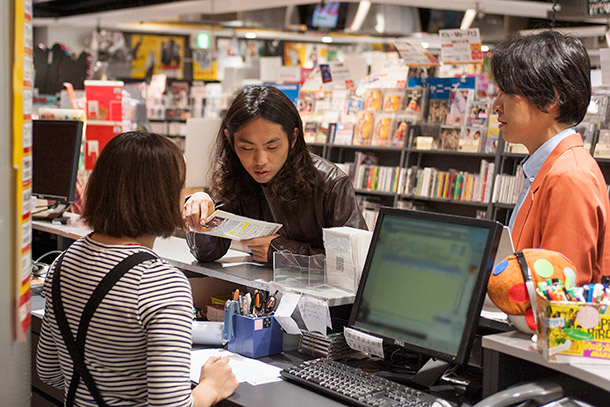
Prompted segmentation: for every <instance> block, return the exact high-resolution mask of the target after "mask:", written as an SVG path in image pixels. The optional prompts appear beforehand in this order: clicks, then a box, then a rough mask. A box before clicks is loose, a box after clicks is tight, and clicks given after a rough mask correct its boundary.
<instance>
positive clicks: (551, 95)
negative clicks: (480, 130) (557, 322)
mask: <svg viewBox="0 0 610 407" xmlns="http://www.w3.org/2000/svg"><path fill="white" fill-rule="evenodd" d="M491 69H492V73H493V75H494V78H495V81H496V85H497V88H498V96H497V97H496V99H495V101H494V103H493V110H494V111H495V112H497V113H498V121H499V123H500V126H499V127H500V130H501V132H502V138H503V139H504V140H505V141H507V142H510V143H519V144H523V145H525V147H527V149H528V152H529V155H528V156H527V157H526V158H525V159H524V160H523V161H522V162H521V167H522V168H523V175H524V176H525V180H524V188H523V190H522V192H521V196H520V197H519V199H518V201H517V203H516V205H515V208H514V209H513V212H512V215H511V218H510V222H509V226H510V228H511V230H512V238H513V242H514V245H515V249H516V250H522V249H525V248H543V249H547V250H554V251H557V252H559V253H562V254H563V255H564V256H566V257H567V258H569V259H570V260H571V261H572V262H573V263H574V264H575V265H576V268H577V270H576V275H575V276H573V277H575V279H573V280H572V281H573V283H574V284H576V285H583V284H589V283H596V282H599V281H600V278H601V272H602V270H608V269H609V268H610V233H609V230H608V227H607V225H608V215H609V213H610V203H609V200H608V189H607V186H606V182H605V180H604V176H603V174H602V172H601V170H600V168H599V166H598V164H597V162H596V161H595V159H594V158H593V157H592V156H591V154H590V153H589V151H587V150H586V149H585V148H584V147H583V140H582V137H581V135H580V134H578V133H576V131H575V130H574V126H575V125H577V124H578V123H580V122H581V121H582V120H583V118H584V116H585V113H586V112H587V107H588V105H589V100H590V98H591V79H590V65H589V55H588V53H587V50H586V49H585V47H584V46H583V44H582V43H581V42H580V40H578V39H577V38H574V37H569V36H564V35H562V34H560V33H558V32H556V31H544V32H541V33H539V34H535V35H530V36H525V37H521V36H517V37H512V38H509V39H507V40H505V41H503V42H501V43H500V44H498V45H497V46H496V48H495V50H494V54H493V57H492V60H491Z"/></svg>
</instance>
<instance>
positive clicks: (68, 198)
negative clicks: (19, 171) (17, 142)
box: [32, 119, 84, 204]
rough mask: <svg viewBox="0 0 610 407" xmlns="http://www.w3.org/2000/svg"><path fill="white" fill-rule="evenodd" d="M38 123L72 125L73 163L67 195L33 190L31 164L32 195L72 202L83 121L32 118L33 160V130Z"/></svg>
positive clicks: (33, 172) (33, 140) (67, 202)
mask: <svg viewBox="0 0 610 407" xmlns="http://www.w3.org/2000/svg"><path fill="white" fill-rule="evenodd" d="M39 125H48V126H66V125H72V126H74V129H73V130H74V137H75V142H74V146H73V147H74V151H73V152H72V157H73V165H72V169H71V181H70V191H69V192H68V194H67V195H68V196H63V195H53V194H48V193H41V192H37V191H35V190H34V177H35V176H36V171H35V164H33V165H32V196H35V197H37V198H40V199H47V200H52V201H56V202H57V203H62V204H71V203H73V202H74V197H75V195H76V180H77V177H78V165H79V160H80V153H81V144H82V140H83V126H84V122H82V121H80V120H47V119H36V120H32V160H35V157H34V143H35V142H36V141H35V137H36V136H35V132H36V126H39Z"/></svg>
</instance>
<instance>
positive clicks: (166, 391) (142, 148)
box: [36, 132, 237, 407]
mask: <svg viewBox="0 0 610 407" xmlns="http://www.w3.org/2000/svg"><path fill="white" fill-rule="evenodd" d="M184 180H185V163H184V159H183V157H182V153H181V152H180V151H179V149H178V148H177V147H176V145H175V144H173V143H172V142H171V141H170V140H168V139H167V138H165V137H163V136H159V135H157V134H151V133H143V132H129V133H123V134H119V135H118V136H116V137H114V138H113V139H112V140H110V142H108V144H107V145H106V146H105V147H104V149H103V150H102V152H101V154H100V156H99V158H98V160H97V163H96V165H95V167H94V169H93V172H92V173H91V176H90V178H89V181H88V183H87V188H86V192H85V207H84V212H83V215H82V217H83V220H84V221H85V223H86V224H87V225H88V226H89V227H91V229H92V230H93V232H92V233H91V234H89V235H88V236H85V237H83V238H81V239H79V240H77V241H76V242H74V243H73V244H72V245H71V246H70V247H69V248H68V249H67V250H66V251H65V252H64V254H62V255H61V256H60V258H58V259H57V260H56V261H55V262H54V264H53V266H52V267H51V269H50V271H49V273H48V275H47V278H46V280H45V284H44V295H45V298H46V303H45V313H44V318H43V322H42V329H41V335H40V342H39V344H38V352H37V357H36V367H37V370H38V374H39V376H40V378H41V379H42V380H43V381H44V382H45V383H47V384H49V385H51V386H54V387H58V388H64V396H65V400H66V405H80V406H97V405H100V406H102V405H106V406H197V407H199V406H211V405H213V404H216V403H217V402H218V401H220V400H222V399H224V398H226V397H228V396H229V395H231V394H232V393H233V391H234V390H235V389H236V388H237V381H236V380H235V376H234V375H233V373H232V371H231V368H230V367H229V365H228V360H227V359H226V358H210V360H208V361H207V362H206V363H205V365H204V366H203V367H202V369H201V377H200V381H199V385H197V386H196V387H195V388H194V389H193V390H192V391H191V382H190V352H191V329H192V321H193V308H192V307H193V305H192V296H191V289H190V285H189V283H188V280H187V279H186V277H185V276H184V274H183V273H182V272H181V271H179V270H178V269H176V268H175V267H173V266H170V265H169V264H167V263H166V262H165V261H163V260H161V259H160V258H159V257H157V256H156V255H155V254H154V252H153V251H152V247H153V244H154V242H155V239H156V238H157V237H158V236H163V237H168V236H171V235H172V233H173V232H174V230H175V229H176V228H181V227H183V226H184V223H183V220H182V216H181V207H182V202H183V198H182V187H183V185H184ZM151 196H154V197H155V199H153V200H151V199H150V197H151ZM133 259H137V261H135V260H133ZM128 261H132V264H130V265H126V262H128ZM119 270H121V271H120V272H119ZM115 276H116V281H115V282H114V283H108V280H109V278H113V277H115ZM104 288H105V292H104ZM98 294H99V295H100V297H97V296H96V295H98ZM99 298H102V299H101V301H100V300H99ZM89 307H92V308H89ZM95 307H97V308H95ZM91 309H93V311H91ZM89 317H90V319H89ZM83 321H86V322H83ZM87 323H88V327H87ZM83 326H84V327H83ZM83 333H84V334H85V335H84V336H81V334H83ZM75 338H76V340H75ZM83 338H84V339H83ZM67 344H68V345H69V346H67Z"/></svg>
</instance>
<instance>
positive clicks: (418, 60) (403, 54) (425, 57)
mask: <svg viewBox="0 0 610 407" xmlns="http://www.w3.org/2000/svg"><path fill="white" fill-rule="evenodd" d="M394 46H395V47H396V51H398V54H399V55H400V58H402V59H403V60H404V61H405V65H407V66H439V65H440V64H439V62H438V59H436V58H435V57H434V55H432V54H431V53H430V52H428V51H426V49H425V48H424V47H422V46H421V45H419V44H413V43H411V42H409V41H396V42H394Z"/></svg>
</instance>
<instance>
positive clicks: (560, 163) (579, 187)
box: [512, 134, 610, 285]
mask: <svg viewBox="0 0 610 407" xmlns="http://www.w3.org/2000/svg"><path fill="white" fill-rule="evenodd" d="M609 214H610V203H609V200H608V188H607V186H606V181H605V180H604V176H603V175H602V172H601V170H600V168H599V165H598V164H597V162H596V161H595V159H594V158H593V157H592V156H591V154H590V153H589V152H588V151H587V150H585V149H584V147H583V142H582V138H581V136H580V134H574V135H571V136H569V137H567V138H566V139H564V140H562V141H561V143H559V145H558V146H557V147H555V149H554V150H553V152H552V153H551V155H550V156H549V157H548V158H547V160H546V161H545V162H544V164H543V165H542V168H541V169H540V171H539V172H538V175H536V178H535V179H534V183H533V184H532V186H531V188H530V190H529V192H528V194H527V196H526V197H525V201H524V202H523V205H522V206H521V209H520V210H519V213H518V214H517V218H516V219H515V224H514V225H513V230H512V238H513V243H514V245H515V250H522V249H526V248H542V249H547V250H554V251H557V252H560V253H562V254H563V255H564V256H566V257H567V258H569V259H570V260H571V261H572V262H573V263H574V264H575V265H576V270H575V271H576V276H577V277H576V280H577V281H576V284H577V285H582V284H589V283H597V282H599V281H600V278H601V275H604V274H610V236H609V233H610V231H609V229H608V226H607V225H608V216H609Z"/></svg>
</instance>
